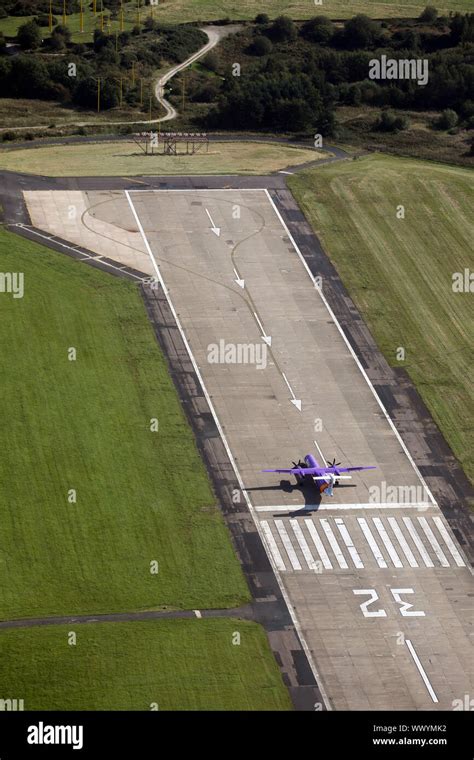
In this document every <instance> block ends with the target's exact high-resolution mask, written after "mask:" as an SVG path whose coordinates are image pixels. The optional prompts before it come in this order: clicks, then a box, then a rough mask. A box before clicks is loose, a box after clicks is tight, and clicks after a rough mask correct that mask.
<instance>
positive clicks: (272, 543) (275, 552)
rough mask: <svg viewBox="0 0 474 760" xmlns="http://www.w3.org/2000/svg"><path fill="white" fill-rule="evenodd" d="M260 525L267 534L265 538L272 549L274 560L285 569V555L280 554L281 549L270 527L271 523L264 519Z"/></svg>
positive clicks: (281, 568) (280, 568)
mask: <svg viewBox="0 0 474 760" xmlns="http://www.w3.org/2000/svg"><path fill="white" fill-rule="evenodd" d="M260 525H261V526H262V530H263V533H264V535H265V539H266V542H267V546H268V548H269V549H270V552H271V554H272V556H273V561H274V562H275V565H276V566H277V568H278V569H279V570H282V571H285V570H286V567H285V563H284V562H283V557H282V556H281V554H280V550H279V548H278V546H277V544H276V541H275V539H274V538H273V533H272V531H271V529H270V526H269V524H268V523H267V521H266V520H262V521H261V523H260Z"/></svg>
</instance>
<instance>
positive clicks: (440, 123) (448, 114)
mask: <svg viewBox="0 0 474 760" xmlns="http://www.w3.org/2000/svg"><path fill="white" fill-rule="evenodd" d="M457 123H458V115H457V113H456V111H453V110H452V109H451V108H445V110H444V111H442V113H441V114H440V116H439V117H438V118H437V119H436V121H435V126H436V128H437V129H453V127H455V126H456V125H457Z"/></svg>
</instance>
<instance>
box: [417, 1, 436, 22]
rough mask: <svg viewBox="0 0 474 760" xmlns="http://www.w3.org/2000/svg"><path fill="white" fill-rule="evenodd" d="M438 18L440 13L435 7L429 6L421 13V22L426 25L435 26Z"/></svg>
mask: <svg viewBox="0 0 474 760" xmlns="http://www.w3.org/2000/svg"><path fill="white" fill-rule="evenodd" d="M437 18H438V11H437V10H436V8H435V7H434V5H427V6H426V8H425V10H424V11H423V12H422V13H420V16H419V20H420V21H423V22H424V23H425V24H434V22H435V21H436V19H437Z"/></svg>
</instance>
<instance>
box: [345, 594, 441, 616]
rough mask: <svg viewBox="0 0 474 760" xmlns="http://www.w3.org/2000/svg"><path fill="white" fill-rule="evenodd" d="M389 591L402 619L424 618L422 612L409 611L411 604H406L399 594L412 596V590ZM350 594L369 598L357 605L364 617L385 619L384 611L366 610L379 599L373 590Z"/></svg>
mask: <svg viewBox="0 0 474 760" xmlns="http://www.w3.org/2000/svg"><path fill="white" fill-rule="evenodd" d="M390 591H391V593H392V596H393V598H394V599H395V601H396V602H397V604H399V605H400V614H401V615H402V617H425V614H426V613H425V612H423V610H411V609H410V608H411V607H413V604H410V602H406V601H404V600H403V599H402V598H401V594H414V593H415V591H414V589H412V588H391V589H390ZM352 593H353V594H355V595H356V596H365V595H367V596H370V599H367V601H365V602H362V604H360V605H359V607H360V608H361V610H362V614H363V616H364V617H387V613H386V612H385V610H384V609H379V610H373V611H371V612H369V610H368V609H367V608H368V606H369V604H373V603H374V602H376V601H377V600H378V598H379V595H378V594H377V592H376V590H375V589H374V588H358V589H353V590H352Z"/></svg>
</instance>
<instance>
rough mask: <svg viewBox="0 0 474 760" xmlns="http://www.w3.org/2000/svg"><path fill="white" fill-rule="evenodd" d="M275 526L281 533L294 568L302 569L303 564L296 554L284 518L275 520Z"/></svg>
mask: <svg viewBox="0 0 474 760" xmlns="http://www.w3.org/2000/svg"><path fill="white" fill-rule="evenodd" d="M275 527H276V529H277V531H278V533H279V534H280V538H281V542H282V544H283V546H284V547H285V551H286V553H287V554H288V559H289V560H290V562H291V566H292V568H293V570H301V569H302V568H301V565H300V561H299V559H298V557H297V556H296V552H295V550H294V549H293V544H292V543H291V541H290V537H289V535H288V533H287V532H286V528H285V526H284V524H283V520H275Z"/></svg>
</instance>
